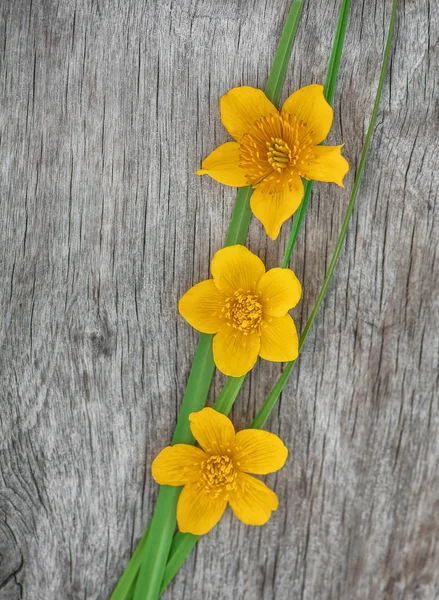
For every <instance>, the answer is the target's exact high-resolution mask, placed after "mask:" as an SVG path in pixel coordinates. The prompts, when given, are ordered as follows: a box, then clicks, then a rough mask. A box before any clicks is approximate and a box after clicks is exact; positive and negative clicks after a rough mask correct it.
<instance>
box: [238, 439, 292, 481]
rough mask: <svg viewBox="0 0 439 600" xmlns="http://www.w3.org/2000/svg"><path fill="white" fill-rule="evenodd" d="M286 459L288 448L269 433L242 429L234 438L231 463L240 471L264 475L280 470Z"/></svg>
mask: <svg viewBox="0 0 439 600" xmlns="http://www.w3.org/2000/svg"><path fill="white" fill-rule="evenodd" d="M287 457H288V448H287V447H286V446H285V445H284V443H283V442H282V440H281V439H280V438H279V437H278V436H277V435H275V434H274V433H270V432H269V431H263V430H261V429H243V430H242V431H238V433H237V434H236V437H235V452H234V454H233V462H234V464H235V465H236V467H237V468H238V469H239V470H240V471H244V472H245V473H255V474H256V475H266V474H267V473H274V472H275V471H278V470H279V469H281V468H282V467H283V466H284V464H285V461H286V460H287Z"/></svg>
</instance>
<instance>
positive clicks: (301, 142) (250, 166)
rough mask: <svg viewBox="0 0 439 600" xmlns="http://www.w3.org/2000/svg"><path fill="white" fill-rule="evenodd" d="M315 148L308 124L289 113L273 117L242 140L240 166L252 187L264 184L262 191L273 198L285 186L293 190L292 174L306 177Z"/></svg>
mask: <svg viewBox="0 0 439 600" xmlns="http://www.w3.org/2000/svg"><path fill="white" fill-rule="evenodd" d="M313 147H314V143H313V141H312V138H311V135H310V134H309V133H308V130H307V126H306V123H303V122H302V121H299V120H298V119H297V117H295V116H294V115H290V114H288V113H277V114H270V115H267V116H266V117H263V118H261V119H259V120H258V121H256V122H255V124H254V125H253V127H252V129H251V130H250V131H249V132H248V133H247V134H245V135H244V136H243V138H242V140H241V146H240V162H239V164H240V166H241V168H242V169H244V170H245V172H246V179H247V182H248V184H249V185H253V187H257V186H258V185H260V184H261V183H263V189H262V191H263V192H264V193H265V192H267V193H270V194H271V193H274V192H278V191H281V190H282V189H283V188H284V186H288V187H289V188H290V189H291V188H292V181H293V177H292V175H293V174H294V175H296V176H297V175H299V176H301V177H303V176H304V172H303V171H304V168H305V166H306V165H307V164H309V160H310V158H311V157H312V154H311V153H312V149H313ZM273 175H277V177H274V176H273ZM269 182H271V183H269Z"/></svg>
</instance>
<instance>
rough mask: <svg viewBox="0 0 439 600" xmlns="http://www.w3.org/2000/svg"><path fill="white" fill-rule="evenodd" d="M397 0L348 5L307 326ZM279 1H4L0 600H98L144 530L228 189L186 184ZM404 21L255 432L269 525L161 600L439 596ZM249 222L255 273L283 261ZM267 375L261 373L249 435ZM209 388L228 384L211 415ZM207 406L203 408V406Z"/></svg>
mask: <svg viewBox="0 0 439 600" xmlns="http://www.w3.org/2000/svg"><path fill="white" fill-rule="evenodd" d="M339 5H340V1H339V0H308V1H307V2H306V3H305V8H304V12H303V18H302V21H301V23H300V26H299V30H298V35H297V39H296V43H295V47H294V50H293V55H292V60H291V64H290V67H289V69H288V73H287V79H286V84H285V87H284V92H283V98H285V97H286V96H287V95H288V94H289V93H291V92H292V91H294V90H295V89H296V88H298V87H299V86H301V85H304V84H309V83H312V82H322V81H323V80H324V76H325V70H326V66H327V61H328V56H329V51H330V46H331V43H332V36H333V33H334V30H335V24H336V19H337V12H338V8H339ZM390 5H391V2H390V0H385V1H384V0H379V1H378V2H376V1H374V0H364V1H362V0H353V2H352V10H351V15H350V21H349V27H348V31H347V37H346V44H345V51H344V54H343V58H342V63H341V72H340V77H339V82H338V83H339V85H338V88H337V92H336V96H335V100H334V105H335V120H334V127H333V130H332V133H331V135H330V138H329V141H330V142H332V143H340V141H343V142H344V143H345V154H346V156H347V157H348V159H349V161H350V164H351V165H352V169H351V172H350V174H349V176H348V178H347V185H346V188H345V190H344V191H343V190H340V189H338V188H336V186H332V185H327V184H317V185H315V186H314V190H315V191H314V194H313V197H312V201H311V203H310V209H309V211H308V213H307V216H306V222H305V226H304V227H303V229H302V231H301V234H300V236H299V240H298V244H297V246H296V251H295V254H294V256H293V259H292V268H293V269H294V270H295V271H296V273H297V275H298V276H299V278H300V279H301V281H302V282H303V286H304V295H303V299H302V301H301V303H300V305H299V306H298V307H297V309H295V310H294V311H293V316H294V317H295V319H296V320H297V324H298V327H299V329H300V327H303V324H304V322H305V319H306V317H307V315H308V314H309V312H310V310H311V307H312V304H313V301H314V299H315V298H316V294H317V293H318V290H319V286H320V285H321V282H322V279H323V276H324V273H325V266H327V265H328V262H329V259H330V256H331V252H332V249H333V248H334V244H335V240H336V237H337V235H338V232H339V229H340V225H341V222H342V218H343V214H344V210H345V207H346V204H347V201H348V198H349V193H350V190H351V187H352V181H353V175H354V172H355V168H356V165H357V164H358V159H359V153H360V150H361V147H362V144H363V141H364V136H365V131H366V127H367V125H368V121H369V117H370V113H371V109H372V103H373V99H374V96H375V92H376V86H377V80H378V73H379V68H380V63H381V57H382V52H383V47H384V43H385V37H386V34H387V27H388V23H389V17H390ZM288 8H289V1H287V0H275V1H272V0H251V1H247V2H246V1H244V0H241V1H240V0H180V1H178V2H177V1H175V0H174V1H172V0H156V1H149V2H147V0H119V1H118V2H116V1H111V2H110V1H109V0H59V1H55V0H33V1H26V0H17V1H15V2H13V1H8V0H2V1H1V13H2V20H1V27H0V32H1V33H0V36H1V38H0V60H1V65H0V94H1V103H2V104H1V106H2V108H1V115H0V118H1V145H0V169H1V178H0V202H1V219H0V242H1V269H0V275H1V286H0V302H1V304H0V307H1V308H0V315H1V316H0V319H1V328H0V340H1V351H0V393H1V408H0V468H1V477H0V600H16V599H19V598H22V599H24V600H52V599H53V600H64V599H74V600H76V599H78V600H79V599H87V600H92V599H107V598H109V595H110V593H111V591H112V590H113V589H114V586H115V584H116V582H117V580H118V578H119V576H120V574H121V573H122V571H123V569H124V567H125V565H126V563H127V561H128V558H129V556H130V554H131V552H132V550H133V548H134V547H135V546H136V543H137V541H138V539H139V538H140V536H141V534H142V532H143V530H144V528H145V526H146V523H147V521H148V519H149V517H150V515H151V511H152V508H153V504H154V500H155V497H156V494H157V486H156V485H155V484H154V483H153V481H152V479H151V475H150V465H151V461H152V459H153V458H154V456H155V455H156V454H157V452H158V451H159V450H160V449H161V448H162V447H163V446H164V445H166V444H168V442H169V441H170V438H171V434H172V430H173V427H174V424H175V420H176V415H177V411H178V407H179V404H180V401H181V398H182V393H183V389H184V386H185V381H186V378H187V375H188V371H189V368H190V364H191V360H192V357H193V352H194V348H195V344H196V340H197V334H196V332H194V331H192V330H191V329H190V327H189V326H188V325H187V324H185V322H184V321H183V320H182V319H181V318H180V317H179V316H177V312H176V305H177V299H178V298H179V297H180V296H181V295H182V293H183V292H184V291H185V290H187V289H188V288H189V287H190V286H191V285H192V284H193V283H195V282H197V281H199V280H200V279H203V278H206V277H207V276H208V273H209V260H210V258H211V257H212V255H213V254H214V252H215V251H216V250H217V249H218V248H220V247H221V246H222V244H223V241H224V237H225V232H226V227H227V224H228V222H229V219H230V214H231V210H232V205H233V201H234V197H235V190H234V189H232V188H226V187H224V186H221V185H220V184H217V183H216V182H214V181H212V180H209V179H208V178H202V179H201V178H197V176H196V175H195V170H196V169H197V168H198V167H199V165H200V162H201V159H202V158H203V157H204V156H206V155H207V153H208V152H210V151H211V150H212V149H213V148H215V147H216V146H217V145H218V144H219V143H222V142H224V141H226V140H227V139H228V137H227V134H226V132H225V130H224V129H223V127H222V126H221V123H220V119H219V98H220V96H221V95H222V94H223V93H225V92H226V91H227V90H228V89H229V88H230V87H232V86H236V85H240V84H248V85H253V86H258V87H263V86H264V84H265V81H266V78H267V74H268V71H269V68H270V64H271V60H272V58H273V55H274V51H275V48H276V45H277V41H278V39H279V35H280V32H281V28H282V25H283V23H284V20H285V17H286V14H287V11H288ZM437 8H438V6H437V2H436V0H401V1H400V6H399V10H398V17H397V23H396V30H395V38H394V45H393V50H392V57H391V61H390V68H389V73H388V78H387V83H386V85H385V89H384V93H383V99H382V104H381V109H380V113H379V117H378V121H377V127H376V131H375V135H374V138H373V143H372V147H371V152H370V156H369V160H368V163H367V168H366V174H365V177H364V181H363V184H362V187H361V191H360V194H359V197H358V205H357V208H356V209H355V212H354V215H353V219H352V222H351V226H350V229H349V233H348V237H347V243H346V245H345V248H344V250H343V252H342V255H341V257H340V262H339V265H338V267H337V270H336V274H335V277H334V280H333V283H332V284H331V287H330V291H329V294H328V296H327V299H326V301H325V303H324V307H323V310H322V311H321V313H320V315H319V316H318V319H317V321H316V325H315V327H314V329H313V331H312V333H311V335H310V337H309V339H308V341H307V344H306V346H305V348H304V351H303V354H302V357H301V358H300V360H299V361H298V364H297V365H296V369H295V371H294V373H293V375H292V377H291V379H290V382H289V384H288V386H287V388H286V390H285V392H284V394H283V395H282V399H281V402H280V404H279V406H278V407H277V408H276V410H275V412H274V414H273V416H272V418H271V420H270V422H269V425H268V427H269V429H270V430H272V431H274V432H276V433H278V434H279V435H280V436H281V437H282V438H283V439H284V440H285V443H286V444H287V445H288V447H289V449H290V458H289V460H288V462H287V464H286V467H285V468H284V469H283V470H282V471H280V472H279V473H278V474H276V475H274V476H270V477H268V478H267V482H268V483H269V485H271V486H272V487H274V489H275V490H276V492H277V494H278V495H279V499H280V508H279V510H278V511H277V512H276V513H275V514H274V515H273V517H272V519H271V521H270V522H269V524H268V525H267V526H265V527H263V528H251V527H247V526H245V525H242V524H240V523H239V522H238V521H236V520H235V519H234V518H232V515H231V513H230V512H228V513H227V515H226V516H225V518H224V519H223V521H222V522H221V524H220V525H219V526H218V527H216V528H215V529H214V530H213V531H212V532H211V533H210V534H209V535H208V536H206V537H205V538H203V539H202V540H201V542H200V543H199V544H198V547H197V549H196V552H194V553H193V555H192V556H191V557H190V559H189V560H188V561H187V563H186V564H185V566H184V568H183V570H182V572H180V574H179V575H178V576H177V578H176V580H175V582H174V584H173V585H172V587H171V588H170V590H169V591H168V593H167V594H166V598H167V599H170V598H172V599H175V600H183V599H190V600H209V599H212V600H214V599H215V600H222V599H223V600H229V599H239V600H250V599H254V598H258V599H264V600H265V599H267V600H270V599H276V600H284V599H291V600H296V599H304V600H326V599H331V600H357V599H358V600H380V599H385V600H387V599H388V600H393V599H395V600H396V599H398V600H415V599H417V600H419V599H422V600H437V598H439V566H438V565H439V542H438V539H439V474H438V460H439V406H438V398H439V383H438V357H439V341H438V325H439V301H438V291H439V259H438V237H439V236H438V231H439V230H438V221H439V203H438V191H437V190H438V188H439V169H438V154H439V142H438V139H439V114H438V107H439V105H438V94H439V84H438V73H439V39H438V33H439V16H438V11H437ZM288 230H289V224H287V225H285V226H284V227H283V229H282V235H281V237H280V238H279V239H278V241H276V242H272V241H270V240H269V239H267V237H266V236H265V235H264V232H263V230H262V228H261V225H260V224H259V223H258V222H256V221H253V222H252V225H251V230H250V235H249V239H248V244H249V247H250V249H251V250H252V251H254V252H256V253H258V254H259V255H260V256H261V257H262V258H263V259H264V260H266V262H267V264H268V266H270V267H272V266H276V265H278V264H279V262H280V260H281V256H282V254H283V250H284V247H285V244H286V240H287V237H288ZM280 372H281V365H274V364H270V363H263V364H258V366H257V367H256V368H255V370H254V372H253V373H252V375H251V377H250V378H249V380H248V381H247V383H246V385H245V387H244V388H243V391H242V393H241V395H240V397H239V400H238V402H237V404H236V406H235V409H234V411H233V418H234V420H235V422H236V425H237V426H238V427H244V426H245V425H247V424H248V423H249V422H250V420H251V419H252V417H253V416H254V414H255V411H256V410H257V408H258V407H259V406H260V405H261V403H262V401H263V399H264V397H265V395H266V394H267V393H268V391H269V390H270V389H271V387H272V385H273V384H274V382H275V380H276V378H277V376H278V375H279V373H280ZM221 383H222V378H221V377H220V376H218V377H217V378H216V380H215V384H214V387H213V390H212V398H213V396H214V394H215V393H217V392H218V390H219V389H220V386H221ZM212 398H211V399H210V401H212Z"/></svg>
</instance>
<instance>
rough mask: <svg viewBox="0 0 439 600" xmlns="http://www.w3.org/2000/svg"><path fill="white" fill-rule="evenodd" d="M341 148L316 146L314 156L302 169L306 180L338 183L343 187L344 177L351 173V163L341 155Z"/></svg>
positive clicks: (313, 151)
mask: <svg viewBox="0 0 439 600" xmlns="http://www.w3.org/2000/svg"><path fill="white" fill-rule="evenodd" d="M342 148H343V145H341V146H316V147H315V148H313V150H312V154H313V156H312V157H310V158H308V159H307V164H306V165H305V166H304V167H301V171H302V173H303V176H304V177H305V178H306V179H315V180H317V181H326V182H331V183H336V184H337V185H339V186H340V187H344V185H343V177H344V176H345V175H346V173H347V172H348V171H349V163H348V161H347V160H346V159H345V157H344V156H342V155H341V149H342Z"/></svg>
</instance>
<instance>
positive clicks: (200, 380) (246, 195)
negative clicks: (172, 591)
mask: <svg viewBox="0 0 439 600" xmlns="http://www.w3.org/2000/svg"><path fill="white" fill-rule="evenodd" d="M302 7H303V0H295V1H294V2H293V5H292V7H291V9H290V12H289V14H288V17H287V21H286V24H285V27H284V30H283V32H282V35H281V38H280V41H279V46H278V49H277V52H276V55H275V58H274V62H273V68H272V70H271V72H270V75H269V78H268V81H267V89H266V94H267V96H268V98H269V99H270V100H272V101H276V103H277V101H278V99H279V95H280V91H281V88H282V84H283V81H284V78H285V72H286V68H287V64H288V59H289V56H290V53H291V48H292V44H293V40H294V35H295V32H296V29H297V24H298V21H299V18H300V14H301V11H302ZM252 191H253V190H252V188H251V187H246V188H242V189H241V190H239V192H238V194H237V198H236V204H235V207H234V210H233V214H232V219H231V222H230V225H229V229H228V232H227V237H226V245H227V246H228V245H231V244H237V243H241V244H242V243H244V242H245V238H246V237H247V232H248V227H249V224H250V218H251V210H250V196H251V194H252ZM204 339H205V340H206V341H205V344H202V340H203V335H202V336H200V343H199V345H198V348H197V351H196V354H195V358H194V363H193V366H192V370H191V374H190V376H189V381H188V386H187V388H186V393H185V395H184V398H183V402H182V407H181V410H180V415H179V418H178V421H177V426H176V430H175V435H174V438H173V443H174V444H175V443H194V440H193V438H192V435H191V433H190V428H189V420H188V416H189V414H190V413H191V412H194V411H197V410H200V409H201V408H202V407H203V406H204V405H205V402H206V397H207V392H208V390H209V386H210V383H211V380H212V376H213V368H214V367H213V359H212V351H211V344H212V336H204ZM207 340H208V341H207ZM202 346H203V348H202ZM203 365H204V369H203ZM207 367H208V368H207ZM230 385H231V387H233V385H234V384H233V382H232V383H231V384H230ZM235 385H236V382H235ZM238 390H239V388H237V390H236V394H237V393H238ZM236 394H235V398H236ZM231 397H232V396H230V398H231ZM233 400H234V398H233ZM229 401H230V400H229ZM229 401H228V402H229ZM179 493H180V489H179V488H171V487H169V486H161V488H160V491H159V495H158V498H157V503H156V507H155V510H154V514H153V518H152V520H151V525H150V527H151V529H150V534H149V537H148V540H147V542H146V545H145V548H144V559H143V562H142V565H141V567H140V571H139V576H138V579H137V583H136V588H135V593H134V600H156V599H157V597H158V595H159V590H160V584H161V581H162V579H163V575H164V571H165V567H166V561H167V558H168V554H169V550H170V547H171V543H172V536H173V532H174V529H175V524H176V517H175V512H176V506H177V501H178V496H179ZM114 600H116V599H114Z"/></svg>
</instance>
